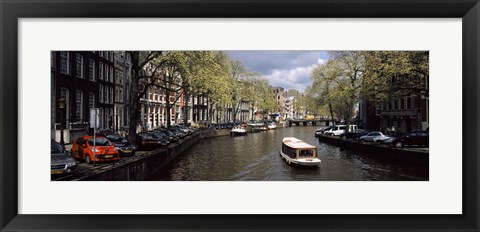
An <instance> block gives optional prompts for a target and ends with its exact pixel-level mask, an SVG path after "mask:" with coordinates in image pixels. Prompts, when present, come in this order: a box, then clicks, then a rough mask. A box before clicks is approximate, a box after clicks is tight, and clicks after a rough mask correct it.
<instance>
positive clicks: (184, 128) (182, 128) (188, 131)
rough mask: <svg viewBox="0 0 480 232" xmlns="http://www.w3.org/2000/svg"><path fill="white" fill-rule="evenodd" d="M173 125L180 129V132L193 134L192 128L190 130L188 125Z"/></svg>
mask: <svg viewBox="0 0 480 232" xmlns="http://www.w3.org/2000/svg"><path fill="white" fill-rule="evenodd" d="M173 127H175V128H177V129H179V130H180V131H182V132H183V133H185V134H186V135H191V134H193V130H192V129H191V128H189V127H186V126H184V125H175V126H173Z"/></svg>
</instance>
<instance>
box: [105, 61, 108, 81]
mask: <svg viewBox="0 0 480 232" xmlns="http://www.w3.org/2000/svg"><path fill="white" fill-rule="evenodd" d="M105 81H108V66H107V64H105Z"/></svg>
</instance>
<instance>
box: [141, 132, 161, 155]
mask: <svg viewBox="0 0 480 232" xmlns="http://www.w3.org/2000/svg"><path fill="white" fill-rule="evenodd" d="M136 143H137V146H138V149H139V150H143V151H145V150H154V149H158V148H161V147H162V146H166V143H162V141H161V139H160V138H158V137H157V136H155V135H153V133H151V132H140V133H138V134H137V137H136Z"/></svg>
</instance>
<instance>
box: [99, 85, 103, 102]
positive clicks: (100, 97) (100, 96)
mask: <svg viewBox="0 0 480 232" xmlns="http://www.w3.org/2000/svg"><path fill="white" fill-rule="evenodd" d="M98 97H99V99H98V101H100V103H103V85H100V94H99V96H98Z"/></svg>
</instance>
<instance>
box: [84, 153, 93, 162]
mask: <svg viewBox="0 0 480 232" xmlns="http://www.w3.org/2000/svg"><path fill="white" fill-rule="evenodd" d="M91 162H92V161H91V160H90V155H89V154H87V155H85V163H87V164H90V163H91Z"/></svg>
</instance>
